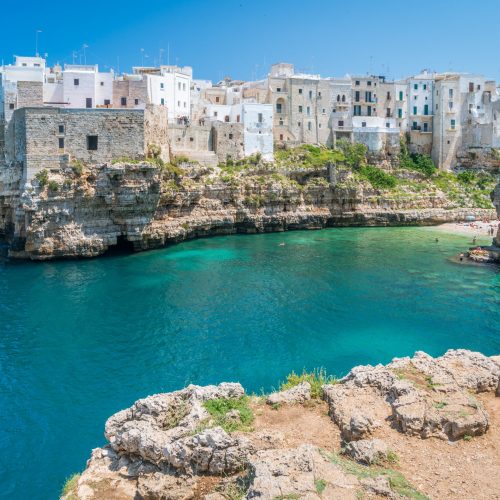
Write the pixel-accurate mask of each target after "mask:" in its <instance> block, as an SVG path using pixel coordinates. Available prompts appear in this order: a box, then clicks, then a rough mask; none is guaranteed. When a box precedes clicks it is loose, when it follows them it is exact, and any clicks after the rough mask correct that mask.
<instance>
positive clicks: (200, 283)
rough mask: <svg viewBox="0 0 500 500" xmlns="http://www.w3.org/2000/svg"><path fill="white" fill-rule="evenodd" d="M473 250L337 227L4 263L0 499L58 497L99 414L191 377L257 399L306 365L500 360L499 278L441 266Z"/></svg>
mask: <svg viewBox="0 0 500 500" xmlns="http://www.w3.org/2000/svg"><path fill="white" fill-rule="evenodd" d="M436 237H438V238H439V243H435V241H434V239H435V238H436ZM488 241H489V240H488V239H485V240H484V242H485V243H486V242H488ZM280 242H285V243H286V245H285V246H279V243H280ZM468 243H470V242H469V237H466V236H455V235H447V234H443V233H441V232H436V231H435V230H433V229H428V228H387V229H382V228H371V229H358V228H345V229H329V230H323V231H314V232H289V233H284V234H266V235H255V236H230V237H219V238H211V239H204V240H198V241H192V242H187V243H183V244H181V245H178V246H175V247H171V248H168V249H165V250H160V251H154V252H147V253H142V254H134V255H129V256H115V257H106V258H101V259H96V260H88V261H70V262H56V263H22V264H19V263H6V262H0V484H2V493H1V494H0V495H2V494H3V495H4V496H5V498H30V499H49V498H56V497H57V495H58V493H59V490H60V487H61V485H62V483H63V481H64V478H65V477H66V476H68V475H69V474H71V473H72V472H76V471H79V470H82V469H83V468H84V467H85V462H86V460H87V458H88V457H89V455H90V451H91V449H92V448H94V447H96V446H100V445H102V444H104V437H103V428H104V422H105V420H106V418H107V417H109V416H110V415H111V414H112V413H114V412H116V411H118V410H121V409H123V408H125V407H127V406H129V405H130V404H132V403H133V402H134V401H135V400H136V399H138V398H140V397H145V396H146V395H149V394H153V393H155V392H161V391H170V390H174V389H178V388H181V387H183V386H184V385H185V384H187V383H190V382H192V383H197V384H208V383H217V382H221V381H240V382H241V383H242V384H243V385H244V386H245V387H246V388H247V390H249V391H256V392H259V391H260V390H261V388H264V389H265V390H269V389H271V388H272V387H273V386H276V385H277V383H278V382H279V381H280V380H282V379H283V378H284V377H285V375H286V374H287V373H288V372H290V371H291V370H293V369H294V370H299V371H300V370H301V369H302V368H304V367H305V368H308V369H312V368H314V367H319V366H323V367H325V368H326V369H327V370H328V371H329V372H330V373H333V374H337V375H342V374H345V373H346V372H347V371H348V370H349V369H350V368H351V367H352V366H354V365H356V364H360V363H379V362H387V361H389V360H390V359H391V358H392V357H393V356H402V355H409V354H412V353H413V352H414V351H415V350H425V351H427V352H429V353H430V354H433V355H439V354H442V353H443V352H444V351H445V350H447V349H448V348H454V347H465V348H470V349H475V350H480V351H482V352H484V353H486V354H494V353H496V354H498V353H500V272H499V271H498V269H495V268H486V267H469V266H459V265H456V264H453V263H451V262H449V261H447V258H448V257H449V256H450V255H453V254H456V253H458V252H459V251H461V250H463V249H464V248H466V247H467V245H468ZM429 249H430V250H431V251H430V252H429Z"/></svg>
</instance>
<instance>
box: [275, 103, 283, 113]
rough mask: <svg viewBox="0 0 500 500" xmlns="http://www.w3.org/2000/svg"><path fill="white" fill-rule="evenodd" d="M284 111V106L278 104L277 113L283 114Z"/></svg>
mask: <svg viewBox="0 0 500 500" xmlns="http://www.w3.org/2000/svg"><path fill="white" fill-rule="evenodd" d="M282 111H283V106H282V103H281V102H277V103H276V113H281V112H282Z"/></svg>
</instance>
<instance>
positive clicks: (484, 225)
mask: <svg viewBox="0 0 500 500" xmlns="http://www.w3.org/2000/svg"><path fill="white" fill-rule="evenodd" d="M499 223H500V221H498V220H490V221H488V222H482V221H474V222H447V223H445V224H441V225H439V226H434V227H433V229H437V230H440V231H443V232H445V233H454V234H464V235H470V236H471V237H474V236H476V237H488V236H491V237H492V238H493V236H494V235H495V234H496V233H497V231H498V225H499ZM491 228H493V234H491V232H490V229H491Z"/></svg>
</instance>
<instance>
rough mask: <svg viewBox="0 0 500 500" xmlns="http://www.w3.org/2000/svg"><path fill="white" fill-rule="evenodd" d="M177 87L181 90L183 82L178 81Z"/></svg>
mask: <svg viewBox="0 0 500 500" xmlns="http://www.w3.org/2000/svg"><path fill="white" fill-rule="evenodd" d="M177 88H178V89H179V90H181V82H177Z"/></svg>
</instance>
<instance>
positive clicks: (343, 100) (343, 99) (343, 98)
mask: <svg viewBox="0 0 500 500" xmlns="http://www.w3.org/2000/svg"><path fill="white" fill-rule="evenodd" d="M342 102H345V94H344V95H342Z"/></svg>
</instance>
